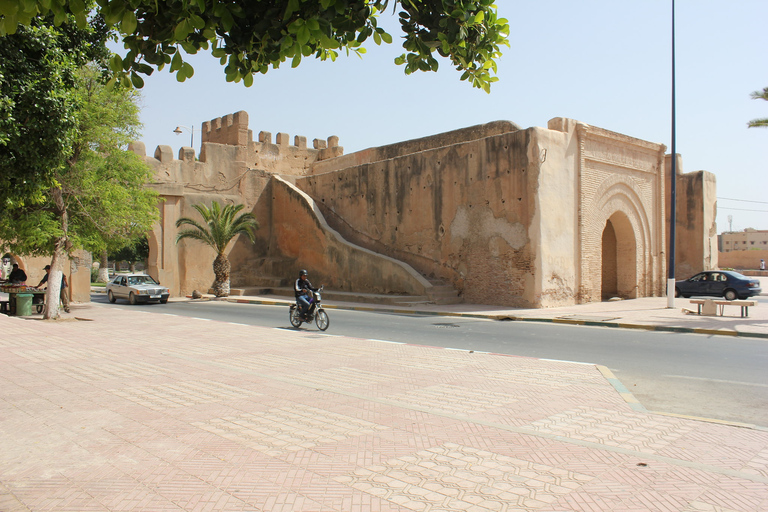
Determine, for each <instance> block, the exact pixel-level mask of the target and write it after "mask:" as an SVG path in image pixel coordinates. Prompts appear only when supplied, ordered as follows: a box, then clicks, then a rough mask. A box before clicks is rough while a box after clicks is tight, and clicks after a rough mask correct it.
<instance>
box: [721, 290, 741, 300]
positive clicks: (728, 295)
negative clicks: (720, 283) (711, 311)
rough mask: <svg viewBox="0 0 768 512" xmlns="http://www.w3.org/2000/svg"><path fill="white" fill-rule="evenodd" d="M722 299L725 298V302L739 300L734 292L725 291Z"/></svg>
mask: <svg viewBox="0 0 768 512" xmlns="http://www.w3.org/2000/svg"><path fill="white" fill-rule="evenodd" d="M723 297H725V300H736V299H738V298H739V294H738V293H736V290H725V293H724V294H723Z"/></svg>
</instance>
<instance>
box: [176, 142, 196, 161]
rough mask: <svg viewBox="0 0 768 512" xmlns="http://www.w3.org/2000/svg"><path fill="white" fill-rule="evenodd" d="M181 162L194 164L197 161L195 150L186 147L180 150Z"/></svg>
mask: <svg viewBox="0 0 768 512" xmlns="http://www.w3.org/2000/svg"><path fill="white" fill-rule="evenodd" d="M179 160H181V161H182V162H194V161H195V149H194V148H190V147H187V146H184V147H182V148H180V149H179Z"/></svg>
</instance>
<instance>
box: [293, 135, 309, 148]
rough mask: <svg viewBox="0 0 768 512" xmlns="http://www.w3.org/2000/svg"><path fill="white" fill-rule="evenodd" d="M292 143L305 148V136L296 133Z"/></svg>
mask: <svg viewBox="0 0 768 512" xmlns="http://www.w3.org/2000/svg"><path fill="white" fill-rule="evenodd" d="M293 145H294V146H296V147H297V148H299V149H307V138H306V137H304V136H303V135H297V136H295V137H294V138H293Z"/></svg>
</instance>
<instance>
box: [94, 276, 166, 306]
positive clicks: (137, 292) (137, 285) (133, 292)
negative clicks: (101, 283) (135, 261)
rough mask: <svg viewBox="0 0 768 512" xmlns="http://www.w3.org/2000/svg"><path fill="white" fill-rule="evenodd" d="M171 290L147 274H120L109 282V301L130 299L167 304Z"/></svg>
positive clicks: (130, 300) (133, 301)
mask: <svg viewBox="0 0 768 512" xmlns="http://www.w3.org/2000/svg"><path fill="white" fill-rule="evenodd" d="M170 295H171V291H170V290H169V289H168V288H165V287H164V286H160V283H158V282H157V281H155V280H154V279H152V276H148V275H146V274H118V275H116V276H115V277H114V278H113V279H112V281H110V282H109V283H107V298H108V299H109V302H115V301H117V299H128V302H130V303H131V304H138V303H142V304H146V303H147V302H160V303H161V304H165V303H166V302H168V297H169V296H170Z"/></svg>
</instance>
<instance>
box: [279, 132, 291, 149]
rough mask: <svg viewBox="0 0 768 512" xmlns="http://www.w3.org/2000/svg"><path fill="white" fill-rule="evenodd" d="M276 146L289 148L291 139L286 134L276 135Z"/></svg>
mask: <svg viewBox="0 0 768 512" xmlns="http://www.w3.org/2000/svg"><path fill="white" fill-rule="evenodd" d="M275 142H277V145H278V146H289V145H290V144H291V137H290V135H288V134H287V133H283V132H280V133H278V134H277V139H276V141H275Z"/></svg>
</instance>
